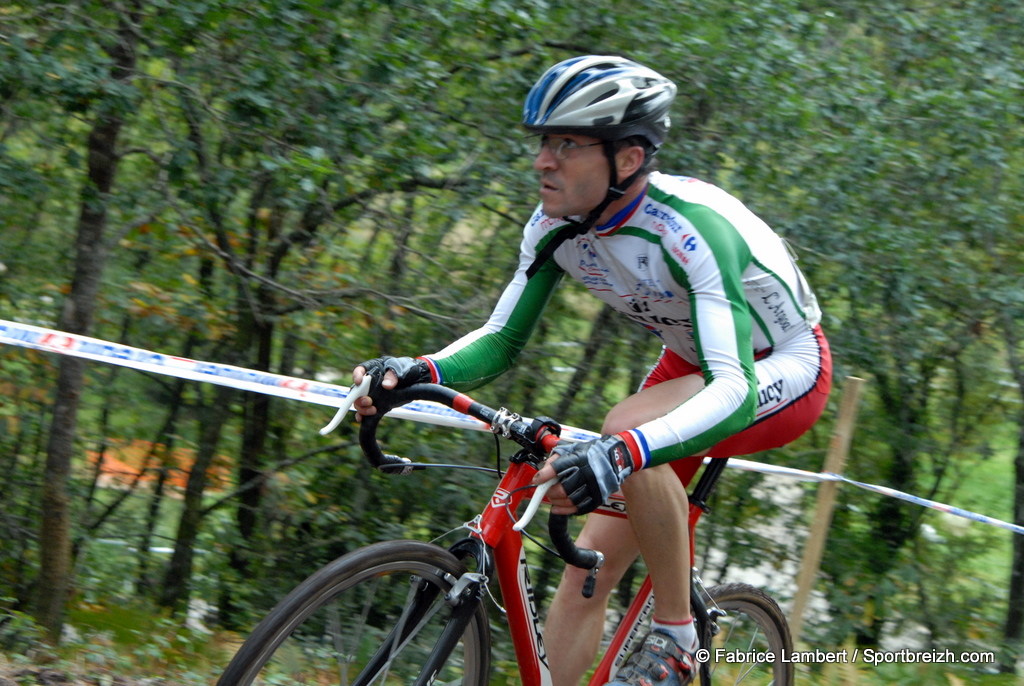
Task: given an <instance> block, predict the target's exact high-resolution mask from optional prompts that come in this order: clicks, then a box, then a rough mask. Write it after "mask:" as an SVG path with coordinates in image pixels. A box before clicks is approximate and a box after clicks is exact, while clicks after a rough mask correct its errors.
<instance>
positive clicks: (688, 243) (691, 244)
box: [682, 233, 697, 252]
mask: <svg viewBox="0 0 1024 686" xmlns="http://www.w3.org/2000/svg"><path fill="white" fill-rule="evenodd" d="M682 241H683V250H685V251H686V252H693V251H694V250H696V249H697V237H696V236H694V235H693V234H692V233H686V234H683V237H682Z"/></svg>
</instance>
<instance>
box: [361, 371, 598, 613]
mask: <svg viewBox="0 0 1024 686" xmlns="http://www.w3.org/2000/svg"><path fill="white" fill-rule="evenodd" d="M368 385H369V384H368V383H367V382H366V381H365V379H364V383H363V384H360V387H359V389H358V390H357V389H356V388H353V389H352V391H351V392H350V394H349V395H350V396H356V395H357V393H358V394H360V395H362V394H365V392H366V391H365V389H366V388H367V387H368ZM377 395H378V396H379V397H375V398H374V404H375V405H376V408H377V413H376V414H373V415H369V416H366V415H364V416H363V418H362V421H361V425H360V428H359V446H360V447H361V448H362V450H363V454H365V455H366V459H367V460H368V461H369V463H370V465H371V466H373V467H374V468H375V469H379V470H381V471H385V472H389V473H394V472H401V473H406V472H407V471H408V470H409V469H410V463H409V460H408V459H406V458H403V457H398V456H397V455H388V454H386V453H384V451H383V450H381V448H380V445H379V444H378V443H377V425H378V424H380V420H381V419H383V417H384V415H386V414H387V413H388V412H390V411H391V410H393V409H394V408H396V407H400V406H401V405H405V404H406V403H409V402H412V401H413V400H429V401H433V402H436V403H440V404H442V405H445V406H447V407H450V408H452V409H453V410H455V411H457V412H461V413H463V414H466V415H469V416H470V417H474V418H475V419H478V420H480V421H482V422H484V423H485V424H487V425H489V426H490V427H491V430H492V431H494V432H495V433H500V434H501V435H502V436H504V437H505V438H508V439H510V440H513V441H515V442H516V443H518V444H519V445H520V446H522V447H523V448H525V449H526V450H527V451H529V452H530V454H532V455H534V456H535V457H537V458H538V460H539V459H540V458H543V457H544V456H546V455H547V454H548V453H550V452H551V450H552V449H553V448H554V447H555V445H556V444H557V443H558V440H559V438H558V435H559V432H560V430H561V427H560V426H559V425H558V424H556V423H555V422H553V421H552V420H550V419H546V418H543V417H541V418H538V419H534V420H533V421H532V422H525V421H523V420H522V419H521V418H520V417H519V416H518V415H512V414H509V413H508V412H506V411H505V410H494V409H492V408H490V407H487V406H486V405H484V404H482V403H478V402H477V401H475V400H473V399H472V398H470V397H469V396H467V395H465V394H463V393H459V392H458V391H454V390H452V389H450V388H447V387H445V386H440V385H438V384H431V383H420V384H413V385H411V386H406V387H405V388H396V389H394V390H389V391H384V392H382V393H378V394H377ZM354 399H355V398H354V397H353V398H352V400H353V401H354ZM350 404H351V402H350V403H349V405H350ZM538 463H539V462H538ZM549 484H553V480H552V482H549ZM546 490H547V489H546V488H544V489H543V490H541V488H540V487H539V488H538V491H540V492H539V493H535V494H534V498H535V499H536V500H538V501H539V499H540V498H543V495H544V492H545V491H546ZM530 509H532V510H533V511H535V510H536V507H533V505H532V504H531V506H530V508H528V510H530ZM530 516H531V517H532V512H530ZM528 519H529V518H528V517H524V520H528ZM522 524H523V526H525V524H526V521H523V523H522ZM517 526H518V525H517ZM521 529H522V527H521V526H519V527H518V528H517V529H516V530H517V531H518V530H521ZM548 531H549V532H550V534H551V541H552V543H553V544H554V546H555V549H556V550H558V554H559V555H561V556H562V559H564V560H565V562H566V563H567V564H571V565H573V566H575V567H580V568H582V569H589V570H591V575H590V577H588V584H587V585H586V586H585V587H584V595H586V596H587V597H590V596H589V595H588V590H589V591H590V593H592V592H593V583H592V581H593V575H594V574H596V571H597V569H598V568H600V566H601V565H602V564H603V562H604V556H603V555H602V554H601V553H599V552H597V551H596V550H588V549H586V548H579V547H577V546H576V543H575V542H574V541H573V539H572V536H571V535H570V534H569V516H568V515H556V514H551V515H549V517H548Z"/></svg>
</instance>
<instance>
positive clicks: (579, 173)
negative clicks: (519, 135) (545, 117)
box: [533, 134, 608, 217]
mask: <svg viewBox="0 0 1024 686" xmlns="http://www.w3.org/2000/svg"><path fill="white" fill-rule="evenodd" d="M542 140H544V141H546V144H544V145H541V148H540V152H539V153H537V157H536V158H535V159H534V160H533V168H534V169H536V170H537V171H538V172H540V198H541V202H542V203H543V207H544V214H546V215H548V216H549V217H571V216H575V215H586V214H587V213H588V212H590V211H591V210H592V209H594V208H595V207H597V206H598V205H599V204H600V203H601V201H602V200H604V196H605V193H607V192H608V160H607V158H606V157H605V155H604V148H603V146H602V145H600V142H601V141H600V140H599V139H597V138H591V137H589V136H575V135H569V134H566V135H559V136H545V137H544V138H543V139H542ZM565 142H568V145H563V144H564V143H565ZM559 150H561V155H559V154H558V153H559ZM561 157H565V159H561Z"/></svg>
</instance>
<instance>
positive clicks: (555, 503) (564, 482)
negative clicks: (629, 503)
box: [533, 436, 633, 514]
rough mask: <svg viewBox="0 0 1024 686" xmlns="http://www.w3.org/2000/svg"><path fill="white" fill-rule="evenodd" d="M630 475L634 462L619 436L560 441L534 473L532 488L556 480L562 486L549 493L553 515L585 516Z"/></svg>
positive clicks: (555, 487)
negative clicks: (582, 440)
mask: <svg viewBox="0 0 1024 686" xmlns="http://www.w3.org/2000/svg"><path fill="white" fill-rule="evenodd" d="M632 473H633V458H632V457H631V456H630V454H629V448H627V447H626V442H625V441H623V440H622V439H621V438H619V437H618V436H603V437H601V438H597V439H594V440H592V441H585V442H582V443H570V442H568V441H562V442H560V443H559V444H558V445H557V446H555V449H554V450H552V451H551V459H549V460H548V463H547V464H546V465H545V466H544V468H543V469H541V470H540V471H539V472H537V475H536V476H535V477H534V479H533V483H534V484H541V483H544V482H545V481H548V480H549V479H551V478H552V477H554V476H557V477H558V478H559V480H560V481H561V483H559V484H558V485H557V486H554V487H553V488H552V489H551V490H550V491H548V500H549V501H550V502H551V511H552V512H553V513H554V514H587V513H588V512H593V511H594V510H596V509H597V508H598V507H599V506H600V505H601V504H602V503H603V502H604V501H605V500H607V499H608V496H610V495H611V494H612V493H615V492H616V491H617V490H619V487H620V486H621V485H622V482H623V481H624V480H625V478H626V477H627V476H629V475H630V474H632Z"/></svg>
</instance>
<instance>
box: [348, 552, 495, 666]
mask: <svg viewBox="0 0 1024 686" xmlns="http://www.w3.org/2000/svg"><path fill="white" fill-rule="evenodd" d="M447 576H448V577H449V580H450V581H451V582H452V587H451V590H449V591H448V592H447V593H445V596H444V599H443V602H442V603H438V595H439V594H440V592H441V591H440V589H439V588H437V587H436V586H434V585H433V584H430V583H427V582H426V581H425V580H423V579H422V578H420V577H416V576H414V577H412V578H411V579H410V580H409V595H408V597H407V598H406V603H405V606H404V608H403V610H402V616H401V617H400V618H399V619H398V622H397V624H396V626H395V628H394V629H392V630H391V633H390V634H389V635H388V636H387V638H386V639H385V640H384V641H383V643H382V644H381V645H380V647H379V648H377V651H376V652H375V653H374V655H373V657H371V658H370V660H369V661H368V662H367V664H366V667H364V668H363V671H362V672H361V673H360V674H359V676H358V677H356V678H355V680H354V681H353V682H352V686H369V684H373V683H377V681H378V679H380V677H382V676H383V677H384V678H383V679H380V681H379V683H384V682H385V680H386V677H387V672H388V669H389V667H390V665H391V661H392V659H393V658H394V656H395V655H397V654H398V653H400V652H401V650H402V648H403V647H404V646H405V644H406V643H408V642H409V641H410V640H412V638H414V637H415V636H416V634H417V632H418V631H419V630H420V629H421V628H422V627H423V625H424V624H426V623H427V622H428V621H429V620H430V618H431V617H432V616H433V615H434V614H436V613H437V612H440V611H441V610H442V609H443V608H444V607H445V606H448V607H451V608H452V614H451V617H449V618H448V621H447V623H446V624H445V627H444V629H443V630H442V632H441V636H440V638H439V639H438V641H437V643H436V644H435V645H434V648H433V650H432V651H431V653H430V656H429V657H428V658H427V659H426V661H425V662H424V663H423V669H422V670H420V674H419V676H418V677H417V678H416V681H414V682H413V684H414V686H429V684H432V683H433V682H434V679H436V678H437V675H438V673H439V672H440V671H441V668H442V667H443V666H444V664H445V663H446V662H447V661H448V658H449V657H450V656H451V654H452V652H453V651H454V650H455V648H456V646H457V645H458V644H459V640H460V639H461V638H462V635H463V634H464V633H465V632H466V627H468V626H469V622H470V620H471V619H472V618H473V613H474V612H475V611H476V607H477V605H478V604H480V603H481V602H483V594H484V584H485V583H486V577H485V576H484V575H482V574H475V573H472V572H466V573H465V574H463V575H462V577H461V578H459V579H455V578H454V577H451V576H450V575H447Z"/></svg>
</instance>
